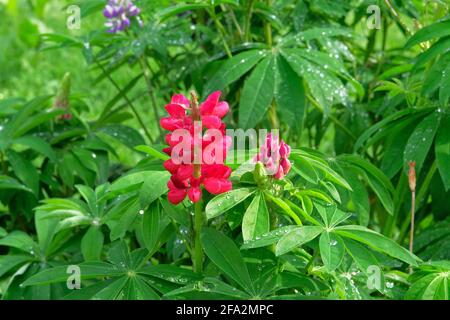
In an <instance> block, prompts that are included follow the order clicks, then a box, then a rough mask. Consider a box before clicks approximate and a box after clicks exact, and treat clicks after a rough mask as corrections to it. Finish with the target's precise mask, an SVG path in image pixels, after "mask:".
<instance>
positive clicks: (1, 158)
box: [0, 152, 8, 176]
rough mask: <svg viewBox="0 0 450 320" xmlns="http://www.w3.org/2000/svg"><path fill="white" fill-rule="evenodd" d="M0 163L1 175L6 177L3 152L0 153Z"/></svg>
mask: <svg viewBox="0 0 450 320" xmlns="http://www.w3.org/2000/svg"><path fill="white" fill-rule="evenodd" d="M0 162H1V163H2V170H3V174H4V175H5V176H6V174H7V173H8V167H7V165H6V161H5V156H4V154H3V152H0Z"/></svg>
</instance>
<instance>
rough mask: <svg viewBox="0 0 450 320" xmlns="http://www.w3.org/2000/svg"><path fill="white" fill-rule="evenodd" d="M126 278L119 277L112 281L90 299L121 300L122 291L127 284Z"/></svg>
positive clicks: (127, 279)
mask: <svg viewBox="0 0 450 320" xmlns="http://www.w3.org/2000/svg"><path fill="white" fill-rule="evenodd" d="M129 281H130V279H129V278H128V277H120V278H118V279H116V280H114V281H112V282H111V283H110V284H109V285H108V286H107V287H105V288H103V289H102V290H100V291H99V292H97V293H96V294H95V295H94V296H93V297H92V299H95V300H114V299H121V298H123V295H121V294H122V293H123V289H124V288H125V286H126V285H127V284H128V282H129Z"/></svg>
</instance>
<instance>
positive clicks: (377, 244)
mask: <svg viewBox="0 0 450 320" xmlns="http://www.w3.org/2000/svg"><path fill="white" fill-rule="evenodd" d="M335 232H336V233H337V234H339V235H340V236H343V237H347V238H350V239H354V240H357V241H359V242H361V243H364V244H366V245H368V246H369V247H371V248H373V249H376V250H378V251H380V252H383V253H385V254H387V255H390V256H392V257H394V258H397V259H399V260H402V261H404V262H406V263H408V264H410V265H413V266H416V265H417V261H418V260H420V259H419V258H417V257H416V256H415V255H413V254H411V253H410V252H409V251H408V250H406V249H405V248H403V247H402V246H400V245H399V244H397V243H396V242H394V241H392V240H391V239H389V238H386V237H385V236H383V235H381V234H379V233H377V232H375V231H373V230H370V229H367V228H365V227H362V226H342V227H337V228H335Z"/></svg>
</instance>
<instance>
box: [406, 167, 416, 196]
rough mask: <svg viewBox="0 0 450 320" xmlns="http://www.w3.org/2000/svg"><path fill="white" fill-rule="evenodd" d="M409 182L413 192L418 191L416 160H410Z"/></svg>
mask: <svg viewBox="0 0 450 320" xmlns="http://www.w3.org/2000/svg"><path fill="white" fill-rule="evenodd" d="M408 183H409V189H410V190H411V192H414V191H416V162H415V161H410V162H409V171H408Z"/></svg>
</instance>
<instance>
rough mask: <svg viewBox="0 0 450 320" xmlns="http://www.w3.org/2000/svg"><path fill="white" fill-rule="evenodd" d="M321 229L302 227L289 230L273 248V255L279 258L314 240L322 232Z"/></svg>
mask: <svg viewBox="0 0 450 320" xmlns="http://www.w3.org/2000/svg"><path fill="white" fill-rule="evenodd" d="M323 230H324V229H323V228H322V227H318V226H302V227H297V228H295V229H293V230H291V231H290V232H289V233H287V234H286V235H284V236H283V237H282V238H281V239H280V241H278V243H277V246H276V248H275V254H276V255H277V256H280V255H282V254H285V253H287V252H289V251H291V250H293V249H295V248H296V247H299V246H301V245H303V244H305V243H307V242H309V241H311V240H313V239H314V238H316V237H317V236H318V235H319V234H320V233H322V232H323Z"/></svg>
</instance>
